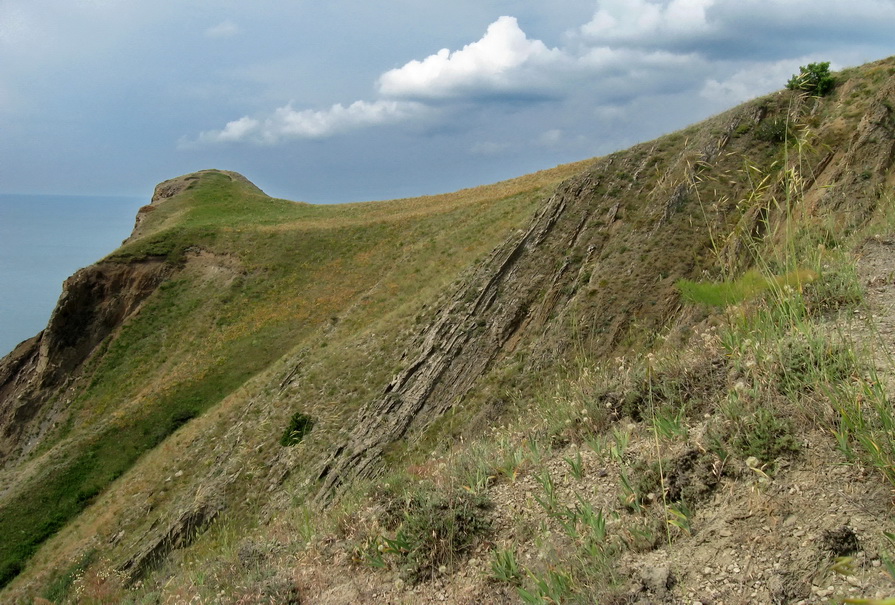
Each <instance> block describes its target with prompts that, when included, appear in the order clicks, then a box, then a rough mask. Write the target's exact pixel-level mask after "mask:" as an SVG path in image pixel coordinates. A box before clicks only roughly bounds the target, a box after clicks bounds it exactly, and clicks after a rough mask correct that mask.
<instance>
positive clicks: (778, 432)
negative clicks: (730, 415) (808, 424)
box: [731, 408, 800, 463]
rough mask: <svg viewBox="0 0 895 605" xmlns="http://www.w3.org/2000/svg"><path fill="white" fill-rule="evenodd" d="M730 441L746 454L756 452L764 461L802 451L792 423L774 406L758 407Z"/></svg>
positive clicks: (737, 450) (747, 455) (756, 455)
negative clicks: (773, 409)
mask: <svg viewBox="0 0 895 605" xmlns="http://www.w3.org/2000/svg"><path fill="white" fill-rule="evenodd" d="M731 445H732V446H733V448H734V449H735V450H736V452H737V453H739V454H740V455H741V456H742V457H743V458H746V457H749V456H754V457H756V458H758V459H759V460H761V461H762V462H765V463H773V462H774V461H775V460H776V459H777V458H781V457H787V456H791V455H792V454H795V453H797V452H798V451H799V449H800V447H799V443H798V442H797V441H796V438H795V434H794V432H793V427H792V423H791V422H790V421H789V419H788V418H783V417H780V416H778V415H777V414H775V413H774V412H773V411H772V410H769V409H766V408H759V409H758V410H757V411H755V412H754V413H753V414H752V415H751V416H748V417H746V418H744V419H743V420H742V422H741V423H740V424H739V426H738V427H737V432H736V434H735V435H734V437H733V439H732V440H731Z"/></svg>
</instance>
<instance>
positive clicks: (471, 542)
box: [359, 486, 491, 583]
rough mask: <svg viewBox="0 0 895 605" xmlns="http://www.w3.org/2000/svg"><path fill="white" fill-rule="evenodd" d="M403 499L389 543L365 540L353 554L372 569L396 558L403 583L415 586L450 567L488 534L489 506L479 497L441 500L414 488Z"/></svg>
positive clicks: (384, 539)
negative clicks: (400, 516) (389, 558)
mask: <svg viewBox="0 0 895 605" xmlns="http://www.w3.org/2000/svg"><path fill="white" fill-rule="evenodd" d="M404 498H405V500H404V514H403V518H402V520H401V522H400V525H399V527H398V529H397V530H396V531H395V532H394V535H393V537H388V536H385V535H382V536H379V537H378V538H377V539H373V540H368V541H367V542H366V544H365V545H364V546H363V547H361V548H360V549H359V551H360V552H361V553H362V558H365V560H367V561H368V563H369V564H371V565H373V566H379V567H381V566H384V565H386V559H385V557H386V556H388V557H394V558H396V559H397V560H398V562H399V567H400V569H401V571H402V575H403V577H404V579H405V580H408V581H411V582H413V583H417V582H420V581H422V580H425V579H426V578H430V577H433V576H435V575H437V574H438V573H441V572H442V571H444V569H446V568H450V567H452V566H453V565H455V564H456V563H457V561H458V560H460V559H462V558H464V557H465V556H466V555H467V554H468V553H469V552H470V551H471V550H472V548H473V547H474V546H475V545H476V544H477V543H478V541H479V539H480V538H481V537H482V536H484V535H486V534H487V533H488V532H489V531H490V527H491V522H490V519H489V517H488V515H487V511H488V509H489V508H490V503H489V502H488V501H487V500H485V499H484V498H482V497H481V496H474V495H472V494H470V493H468V492H464V491H456V492H454V493H452V494H450V495H448V496H443V495H441V494H438V493H437V492H436V491H435V490H434V486H433V487H431V488H426V487H417V488H415V489H414V490H413V491H412V492H411V493H409V494H405V495H404Z"/></svg>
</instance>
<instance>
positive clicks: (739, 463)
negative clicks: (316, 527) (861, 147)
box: [294, 238, 895, 605]
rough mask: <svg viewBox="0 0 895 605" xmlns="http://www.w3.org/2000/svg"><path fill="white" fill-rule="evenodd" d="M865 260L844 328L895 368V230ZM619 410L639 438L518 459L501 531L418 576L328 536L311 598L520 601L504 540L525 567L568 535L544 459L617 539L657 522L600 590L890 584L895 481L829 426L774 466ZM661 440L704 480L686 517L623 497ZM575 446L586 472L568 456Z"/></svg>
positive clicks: (754, 591) (863, 594)
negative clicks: (614, 450) (860, 291)
mask: <svg viewBox="0 0 895 605" xmlns="http://www.w3.org/2000/svg"><path fill="white" fill-rule="evenodd" d="M858 270H859V275H860V279H861V281H862V283H863V284H864V285H865V287H866V289H867V299H866V300H867V304H866V306H865V307H864V308H863V309H862V311H860V312H856V313H852V314H851V315H849V317H847V318H845V319H839V320H838V321H839V322H841V325H840V328H841V329H840V332H842V333H843V334H844V335H845V337H847V338H851V339H854V340H855V341H856V344H858V345H859V346H867V347H868V350H871V351H873V352H874V355H875V359H876V363H877V366H878V368H877V369H878V371H880V372H881V376H884V377H885V376H888V377H889V378H891V377H892V371H891V368H892V367H893V366H892V364H891V356H889V355H888V352H889V351H892V350H895V240H888V239H882V238H880V239H873V240H869V241H868V242H867V243H866V244H865V245H864V246H863V247H862V248H861V250H860V260H859V266H858ZM868 320H869V321H868ZM870 345H872V346H870ZM622 422H626V423H627V424H625V425H624V426H621V425H620V426H619V427H617V429H618V430H621V431H625V432H628V433H629V434H630V437H631V438H630V442H629V444H628V446H627V448H626V450H625V452H623V455H622V456H621V457H613V456H610V455H607V453H606V451H600V452H598V451H595V450H594V449H593V448H591V447H588V445H586V444H584V443H578V444H576V443H570V444H567V445H565V446H564V447H563V448H559V449H555V450H553V451H551V452H549V453H547V454H545V456H546V457H545V458H544V459H543V460H542V461H541V463H540V464H539V465H538V471H537V473H535V472H533V470H532V469H531V468H528V469H527V468H526V466H525V465H522V466H520V468H519V473H518V475H517V476H516V477H515V478H512V479H510V478H507V477H504V478H502V479H500V480H498V481H496V482H495V483H494V484H493V485H491V486H490V488H489V489H488V497H489V498H490V500H491V501H493V504H494V506H493V509H492V510H491V516H492V522H493V526H492V527H493V531H492V533H491V534H490V536H489V538H488V539H487V540H486V541H483V542H481V543H480V544H479V545H478V546H477V547H476V550H475V551H474V552H473V553H472V554H471V555H470V556H469V557H468V558H467V559H465V560H461V561H457V562H456V564H455V565H454V566H453V568H452V569H451V570H447V569H445V570H443V573H436V574H434V577H432V578H430V579H428V580H426V581H423V582H422V583H419V584H417V585H410V584H409V583H405V581H404V580H402V579H401V576H400V573H399V572H398V571H397V570H395V569H391V570H388V569H386V570H379V569H372V568H371V567H369V566H366V565H363V564H358V563H357V561H353V560H352V557H351V555H350V552H349V549H348V548H346V544H345V543H338V542H334V541H332V540H330V541H327V540H322V541H320V542H318V543H316V544H315V545H314V546H313V547H312V548H310V549H309V550H307V551H306V552H305V553H304V554H302V555H301V556H300V557H299V560H298V561H296V564H295V567H294V577H295V581H296V584H297V586H298V587H299V591H300V593H301V595H302V598H303V601H302V602H307V603H320V604H336V603H339V604H341V603H394V604H398V603H402V604H404V603H406V604H410V603H456V604H474V603H495V604H499V603H517V602H520V601H521V598H520V596H519V594H518V592H517V591H516V589H515V588H514V587H513V586H511V585H509V584H507V583H504V582H498V581H496V580H495V579H494V577H493V572H492V561H493V560H494V552H495V550H496V549H512V550H514V552H515V553H516V558H517V561H518V563H519V565H520V566H521V567H524V568H531V569H538V568H544V567H545V566H547V567H549V564H550V563H551V562H555V561H556V560H557V557H558V556H561V555H562V551H563V549H564V548H567V546H568V545H567V544H566V542H567V540H566V538H565V537H564V536H562V531H561V529H560V528H559V526H558V525H557V523H556V520H555V519H554V518H552V517H551V516H550V515H548V514H546V512H545V509H544V506H543V505H542V504H541V503H539V502H538V498H539V497H540V498H541V499H543V493H544V492H543V489H544V488H543V483H542V477H543V475H539V474H538V473H543V472H544V471H545V470H546V471H547V472H549V474H550V476H551V478H552V479H553V482H554V484H555V487H556V494H557V500H558V502H559V503H566V504H570V505H574V502H575V499H576V497H577V496H578V495H580V496H581V497H583V498H585V499H586V500H587V501H588V502H590V503H591V504H592V505H593V506H594V507H595V508H598V509H602V510H603V511H606V513H607V527H608V534H609V535H610V539H620V538H621V539H623V538H624V536H630V528H631V527H645V528H650V529H651V530H652V534H651V538H649V539H648V540H647V542H649V544H646V545H642V547H640V548H627V549H624V551H623V554H622V555H621V556H620V558H619V559H618V560H617V561H616V564H615V569H616V570H617V571H616V573H617V577H616V578H615V580H616V581H615V583H614V587H613V588H612V589H611V590H608V591H605V594H606V597H605V599H604V600H602V601H601V602H605V603H629V604H638V605H649V604H656V605H658V604H669V605H670V604H687V605H746V604H749V605H763V604H764V605H775V604H796V605H809V604H820V603H842V602H843V599H847V598H851V599H860V598H866V599H874V598H875V599H881V598H886V597H891V596H893V595H895V581H893V578H892V577H891V576H890V575H889V574H888V572H887V571H886V564H885V560H884V558H885V555H886V553H888V552H891V551H892V549H893V547H895V545H893V544H890V543H887V540H886V538H885V537H884V535H883V532H885V531H893V530H895V523H893V522H892V507H893V492H892V486H891V485H888V484H887V483H886V482H885V481H884V480H883V479H882V478H881V477H880V475H879V473H878V472H876V471H874V470H873V469H867V468H864V467H862V466H861V465H859V464H856V463H846V461H845V458H844V457H843V455H842V453H841V452H840V451H838V449H837V447H836V441H835V439H834V438H833V437H832V436H831V435H830V434H829V432H828V431H826V430H824V429H823V428H817V429H814V430H810V431H808V432H806V433H803V434H801V435H800V439H802V442H801V443H800V446H801V449H800V452H799V454H798V455H797V456H795V457H794V458H793V459H791V460H789V461H783V462H782V463H781V464H780V465H779V467H778V468H777V469H776V471H775V472H773V473H771V472H764V470H767V469H764V470H763V469H762V467H756V466H754V463H753V462H752V461H749V464H747V461H744V460H730V459H728V461H727V462H725V463H723V464H722V463H721V462H720V460H717V459H714V460H713V458H712V456H711V455H710V454H709V453H708V450H709V448H708V444H707V437H706V430H707V425H708V423H710V422H711V421H710V419H709V418H706V419H704V420H702V421H700V422H692V423H691V425H690V426H688V427H687V428H688V437H687V438H686V439H678V440H677V441H674V442H668V443H662V444H661V446H660V444H659V443H658V442H657V441H656V440H655V435H654V433H653V432H652V431H650V430H647V429H646V427H645V426H643V425H642V424H637V423H630V422H629V421H622ZM659 447H661V448H663V451H662V456H663V457H664V458H665V459H671V460H673V461H675V462H674V465H673V468H667V469H666V473H667V476H666V480H670V481H674V480H677V481H680V482H684V483H688V484H690V485H697V486H699V487H700V490H701V492H700V493H701V496H700V499H701V500H700V503H699V505H698V506H697V507H695V510H694V511H693V513H692V515H691V516H690V518H689V520H688V527H683V526H682V525H681V524H678V525H672V524H667V523H666V515H665V513H664V511H665V508H664V507H663V506H662V503H661V502H658V501H655V500H658V498H659V497H658V496H656V495H655V494H648V495H647V497H646V498H645V499H644V507H643V510H642V511H641V512H632V511H630V510H628V509H626V508H625V507H624V506H623V505H622V504H621V503H620V502H621V501H620V494H622V493H623V490H622V486H621V474H620V471H621V469H622V468H623V465H622V461H625V462H629V461H630V460H631V459H636V458H645V459H656V456H655V455H654V451H653V450H656V449H657V448H659ZM578 455H580V456H581V458H580V459H581V462H582V465H581V469H582V472H581V474H580V477H576V476H575V473H572V472H571V469H570V465H569V462H568V460H570V459H574V458H575V457H576V456H578ZM750 464H752V465H751V466H750ZM669 477H670V479H669ZM650 498H652V499H653V500H654V501H652V502H651V501H650ZM612 536H615V538H612ZM567 554H568V553H567Z"/></svg>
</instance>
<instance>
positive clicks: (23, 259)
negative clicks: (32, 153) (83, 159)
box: [0, 194, 149, 357]
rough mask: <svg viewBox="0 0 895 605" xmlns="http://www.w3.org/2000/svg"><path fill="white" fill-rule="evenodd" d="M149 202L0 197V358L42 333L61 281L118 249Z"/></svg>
mask: <svg viewBox="0 0 895 605" xmlns="http://www.w3.org/2000/svg"><path fill="white" fill-rule="evenodd" d="M148 201H149V200H148V198H140V197H127V196H121V197H110V196H80V195H18V194H0V357H2V356H4V355H6V354H7V353H9V352H10V351H12V349H13V348H15V346H16V345H17V344H18V343H20V342H21V341H23V340H25V339H27V338H30V337H32V336H34V335H35V334H37V333H38V332H39V331H41V330H42V329H43V328H44V327H46V325H47V321H48V320H49V319H50V313H51V312H52V311H53V307H54V306H56V301H57V300H58V298H59V295H60V294H61V293H62V282H63V281H65V278H67V277H68V276H69V275H71V274H72V273H74V272H75V271H77V270H78V269H80V268H82V267H86V266H87V265H90V264H92V263H94V262H96V261H98V260H99V259H101V258H102V257H104V256H106V255H107V254H109V253H110V252H112V251H113V250H115V249H116V248H117V247H118V246H120V245H121V242H122V240H124V239H125V238H127V236H129V235H130V233H131V229H133V226H134V218H135V217H136V215H137V209H138V208H139V207H140V206H141V205H143V204H146V203H148Z"/></svg>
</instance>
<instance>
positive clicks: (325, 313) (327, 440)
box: [0, 59, 895, 603]
mask: <svg viewBox="0 0 895 605" xmlns="http://www.w3.org/2000/svg"><path fill="white" fill-rule="evenodd" d="M893 103H895V62H893V61H892V60H891V59H890V60H886V61H881V62H878V63H875V64H869V65H867V66H863V67H861V68H856V69H853V70H848V71H847V72H843V73H841V74H837V75H836V86H835V88H834V89H833V90H832V91H831V92H830V94H828V95H826V96H824V97H820V98H818V97H812V96H810V95H808V94H805V93H803V92H801V91H798V90H789V91H783V92H781V93H776V94H774V95H770V96H768V97H764V98H761V99H756V100H755V101H752V102H749V103H747V104H745V105H743V106H740V107H737V108H735V109H732V110H730V111H729V112H726V113H724V114H721V115H719V116H716V117H714V118H712V119H710V120H708V121H706V122H704V123H701V124H697V125H694V126H691V127H689V128H687V129H685V130H683V131H680V132H676V133H672V134H669V135H666V136H664V137H662V138H660V139H657V140H655V141H651V142H647V143H643V144H641V145H638V146H635V147H634V148H632V149H629V150H625V151H622V152H618V153H616V154H612V155H611V156H607V157H605V158H598V159H594V160H589V161H586V162H581V163H578V164H571V165H566V166H560V167H557V168H554V169H551V170H546V171H543V172H540V173H536V174H533V175H529V176H526V177H521V178H519V179H514V180H511V181H506V182H503V183H498V184H495V185H490V186H485V187H478V188H474V189H469V190H464V191H460V192H457V193H454V194H447V195H441V196H431V197H424V198H415V199H407V200H394V201H387V202H375V203H363V204H346V205H339V206H314V205H310V204H302V203H295V202H289V201H285V200H277V199H273V198H270V197H268V196H266V195H265V194H264V193H263V192H261V191H260V190H259V189H257V187H255V186H254V185H252V184H251V183H250V182H249V181H248V180H246V179H245V178H244V177H242V176H240V175H237V174H235V173H230V172H226V171H218V170H209V171H203V172H200V173H195V174H192V175H186V176H183V177H179V178H177V179H172V180H171V181H167V182H165V183H162V184H161V185H159V187H158V188H157V190H156V195H155V196H154V198H153V201H152V203H151V204H150V205H148V206H146V207H144V208H143V209H141V211H140V214H139V216H138V221H137V226H136V228H135V230H134V233H133V234H132V236H131V237H130V238H129V239H128V240H127V241H126V242H125V244H124V245H123V246H122V247H121V248H120V249H118V250H116V251H115V252H113V253H112V254H111V255H109V256H108V257H107V258H105V259H103V260H102V261H101V262H100V263H98V264H97V265H95V266H92V267H88V268H86V269H84V270H82V271H81V272H79V273H77V274H76V275H75V276H73V277H72V278H70V279H69V280H68V281H67V282H66V285H65V288H64V293H63V297H62V299H60V304H59V306H58V307H57V310H56V312H55V313H54V315H53V318H52V319H51V321H50V324H49V326H48V327H47V329H46V330H45V331H44V332H42V333H41V334H40V335H38V336H37V337H36V338H35V339H32V341H28V342H26V343H24V344H23V345H21V346H20V347H19V348H18V349H17V350H16V351H14V352H13V353H12V354H11V355H10V356H9V357H7V358H5V359H4V360H3V361H2V362H0V428H2V429H3V430H2V441H0V459H2V461H3V466H2V469H0V535H3V536H4V540H3V541H2V542H0V579H2V581H3V583H4V584H5V588H4V590H3V593H2V598H3V599H4V601H5V602H6V601H8V602H24V603H29V602H35V599H48V600H50V601H51V602H57V603H61V602H95V603H103V602H134V603H168V602H171V603H180V602H232V603H237V602H238V603H282V602H296V603H297V602H315V603H317V602H320V603H326V602H331V603H345V602H386V601H389V602H424V601H426V600H432V601H441V600H448V601H451V602H458V603H459V602H518V601H520V600H521V601H525V602H533V603H534V602H536V603H540V602H591V601H593V600H594V599H600V602H618V603H623V602H636V601H637V599H645V600H646V602H695V601H701V602H729V603H733V602H799V601H800V600H801V601H804V602H814V601H812V599H828V598H829V599H832V598H834V597H837V596H852V597H855V598H858V597H863V596H875V595H877V594H879V595H880V596H883V595H885V594H888V592H887V591H889V590H890V589H891V588H892V585H891V578H889V577H888V576H887V575H886V568H887V566H890V565H891V564H890V562H889V558H888V556H889V555H888V553H889V552H890V551H891V550H892V548H893V545H892V544H890V543H889V542H888V541H887V540H889V538H888V535H889V534H887V533H885V532H890V531H893V529H895V528H893V527H892V522H891V516H890V510H889V505H890V502H889V499H888V497H887V495H886V493H887V490H888V489H890V488H891V485H892V481H893V477H895V474H893V472H892V470H891V469H892V466H893V463H895V448H892V447H891V445H890V444H891V431H890V429H892V428H893V422H892V420H891V413H890V411H889V406H888V399H887V397H886V389H887V387H888V384H889V382H890V377H891V376H892V372H891V369H892V366H891V363H890V358H889V356H888V354H887V351H888V350H890V349H889V348H888V346H890V345H891V344H895V343H891V342H889V340H890V335H889V333H888V331H887V329H886V326H887V325H888V324H885V323H884V321H883V320H881V319H880V318H885V317H888V316H889V312H890V311H891V307H890V306H888V305H889V304H890V299H889V288H890V286H891V285H892V281H891V279H890V274H889V273H887V272H886V267H887V266H889V265H888V264H887V263H888V260H889V258H890V256H891V260H893V261H895V254H891V253H890V248H889V243H888V242H889V238H890V234H891V228H892V224H893V223H892V217H893V214H892V210H893V208H892V202H893V200H895V194H893V185H895V173H893V171H892V164H893V161H895V153H893V150H895V108H893V107H895V106H893ZM868 284H869V285H870V289H869V290H868ZM893 298H895V294H893ZM881 322H882V323H883V326H882V327H880V324H881ZM818 502H825V503H826V505H827V507H828V508H827V510H825V511H819V510H818V508H817V503H818ZM800 532H801V533H800ZM712 553H714V554H712ZM843 557H845V558H843ZM837 566H838V567H837ZM893 569H895V567H893ZM735 570H736V571H735ZM836 571H839V572H842V573H840V575H838V576H837V575H836V573H834V572H836Z"/></svg>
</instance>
